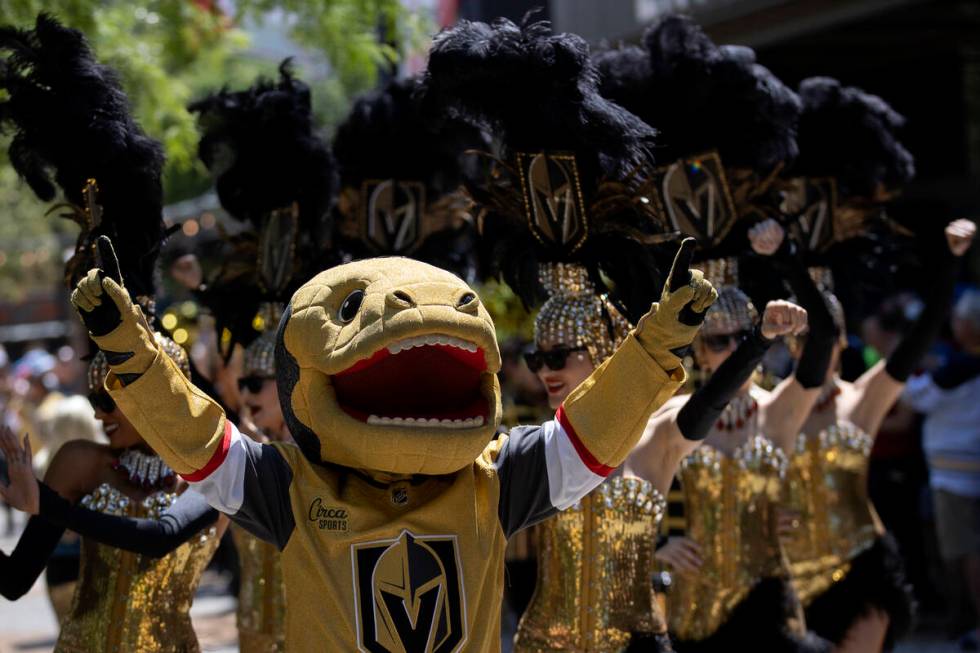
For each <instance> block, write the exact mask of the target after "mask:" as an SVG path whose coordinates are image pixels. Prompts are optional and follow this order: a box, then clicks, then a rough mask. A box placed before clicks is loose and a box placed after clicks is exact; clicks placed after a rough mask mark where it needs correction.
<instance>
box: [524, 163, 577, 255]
mask: <svg viewBox="0 0 980 653" xmlns="http://www.w3.org/2000/svg"><path fill="white" fill-rule="evenodd" d="M517 168H518V171H519V172H520V180H521V193H522V195H523V198H524V213H525V215H526V216H527V220H528V224H529V225H530V227H531V233H533V234H534V237H535V238H537V239H538V240H539V241H540V242H542V243H544V244H545V245H557V246H559V247H561V248H562V249H564V250H565V251H567V252H569V253H570V252H574V251H575V250H576V249H578V248H579V247H580V246H581V245H582V243H584V242H585V238H586V236H588V223H587V220H586V215H585V202H584V200H583V198H582V184H581V182H580V180H579V174H578V165H577V164H576V162H575V155H574V154H564V153H555V152H537V153H533V154H529V153H527V152H518V153H517Z"/></svg>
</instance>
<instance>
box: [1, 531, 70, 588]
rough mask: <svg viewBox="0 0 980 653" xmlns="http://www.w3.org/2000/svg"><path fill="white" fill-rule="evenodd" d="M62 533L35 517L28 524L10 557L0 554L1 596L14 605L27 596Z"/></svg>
mask: <svg viewBox="0 0 980 653" xmlns="http://www.w3.org/2000/svg"><path fill="white" fill-rule="evenodd" d="M64 532H65V529H64V527H63V526H58V525H57V524H52V523H51V522H49V521H47V520H46V519H43V518H42V517H40V516H38V515H34V516H33V517H31V518H30V519H29V520H27V526H26V527H25V528H24V532H23V533H21V535H20V539H19V540H18V541H17V546H16V547H14V551H13V553H11V554H10V555H9V556H8V555H7V554H5V553H0V595H3V597H4V598H5V599H8V600H10V601H16V600H17V599H19V598H20V597H22V596H24V595H25V594H27V592H28V591H30V589H31V587H32V586H33V585H34V581H36V580H37V579H38V577H39V576H40V575H41V572H43V571H44V567H45V566H46V565H47V564H48V558H49V557H51V553H52V552H53V551H54V550H55V547H57V546H58V541H59V540H60V539H61V536H62V535H63V534H64Z"/></svg>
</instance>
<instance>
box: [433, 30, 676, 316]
mask: <svg viewBox="0 0 980 653" xmlns="http://www.w3.org/2000/svg"><path fill="white" fill-rule="evenodd" d="M423 93H424V98H425V101H426V102H427V103H428V106H429V111H430V112H431V113H433V114H439V113H444V114H449V115H452V116H454V117H459V118H462V119H465V120H468V121H471V122H473V123H475V124H478V125H482V126H484V127H485V128H486V129H487V130H488V131H490V132H491V133H492V134H493V136H494V137H495V140H496V141H497V143H498V146H499V148H498V151H499V154H500V156H499V157H497V156H494V155H492V154H489V153H485V154H486V155H485V156H484V157H483V160H484V162H485V163H486V164H487V165H485V166H483V171H482V176H478V177H474V178H472V179H470V180H469V183H468V186H467V188H468V189H469V191H470V194H471V195H472V197H473V199H474V201H475V202H476V204H477V206H478V207H479V208H480V210H481V216H482V218H481V230H480V236H481V238H480V245H481V248H482V250H483V251H482V255H481V259H482V260H483V261H484V270H485V272H487V273H488V274H490V275H493V276H500V277H502V278H503V279H504V281H505V282H506V283H507V284H508V285H510V286H511V287H512V288H513V289H514V291H515V292H516V293H517V294H518V295H519V296H520V297H521V299H522V300H523V301H524V303H525V305H526V306H533V305H535V304H537V303H538V302H539V301H541V300H542V299H544V297H543V289H542V288H541V286H540V283H539V280H538V274H539V268H540V264H541V263H546V262H555V261H561V262H574V263H578V264H581V265H583V266H584V267H586V269H588V270H589V272H590V276H591V277H592V280H593V282H594V284H595V286H596V288H597V289H598V290H599V291H600V292H603V291H615V293H614V298H615V299H617V300H618V301H619V304H620V306H619V307H620V308H621V309H622V312H623V313H624V314H626V316H627V317H628V318H629V319H633V320H635V319H636V318H637V317H638V316H639V315H642V313H643V312H645V311H646V310H647V309H649V306H650V302H651V301H652V300H653V299H654V298H655V297H656V296H657V294H658V293H659V290H660V279H659V276H658V274H657V269H656V267H655V266H654V264H653V260H652V257H651V256H650V253H649V248H648V244H649V243H650V242H651V241H652V240H654V239H656V237H657V235H658V234H660V233H661V232H662V224H661V223H660V221H659V220H658V217H657V216H656V215H655V212H654V210H653V207H652V206H651V204H650V203H649V202H647V199H648V198H649V197H650V193H652V191H653V189H652V188H649V187H648V182H649V175H648V173H649V171H650V169H651V166H652V159H651V157H650V147H651V145H652V144H653V142H654V138H655V136H656V132H655V130H654V129H653V128H652V127H650V126H649V125H648V124H646V123H644V122H643V121H642V120H640V119H639V118H638V117H637V116H635V115H634V114H632V113H630V112H629V111H627V110H625V109H624V108H623V107H621V106H619V105H617V104H615V103H613V102H610V101H609V100H607V99H606V98H604V97H602V96H601V95H600V94H599V92H598V76H597V71H596V68H595V66H594V65H593V63H592V61H591V58H590V54H589V48H588V45H587V44H586V42H585V41H584V40H583V39H582V38H581V37H579V36H576V35H573V34H554V33H553V32H552V30H551V26H550V24H549V23H547V22H530V21H529V19H528V18H525V20H524V22H523V23H522V24H520V25H517V24H515V23H513V22H511V21H509V20H506V19H498V20H497V21H495V22H493V23H492V24H487V23H478V22H468V21H462V22H460V23H459V24H458V25H456V26H455V27H453V28H450V29H447V30H444V31H443V32H441V33H440V34H439V35H437V36H436V38H435V40H434V42H433V46H432V49H431V51H430V54H429V66H428V70H427V73H426V76H425V80H424V89H423ZM522 152H526V153H532V154H533V153H538V152H552V153H570V154H573V155H574V156H575V165H576V166H577V171H578V180H579V181H580V186H581V188H580V191H581V193H582V196H583V204H584V214H585V216H586V220H587V225H588V226H587V232H588V233H587V236H586V237H585V238H584V240H582V241H580V242H578V243H577V244H576V245H575V246H574V247H569V246H568V244H567V243H565V244H560V245H559V244H554V243H550V244H549V243H545V242H544V241H543V240H542V239H541V238H536V237H535V234H533V233H532V231H531V228H530V226H529V218H528V216H527V213H526V209H527V207H526V206H525V203H524V201H523V199H522V198H523V194H522V193H523V191H522V189H521V187H520V182H519V179H520V174H519V173H518V170H517V163H516V162H517V159H516V156H517V153H522ZM607 282H608V283H607Z"/></svg>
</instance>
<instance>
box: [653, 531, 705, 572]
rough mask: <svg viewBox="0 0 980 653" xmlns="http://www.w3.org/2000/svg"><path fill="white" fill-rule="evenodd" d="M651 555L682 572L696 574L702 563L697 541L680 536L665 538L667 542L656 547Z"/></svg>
mask: <svg viewBox="0 0 980 653" xmlns="http://www.w3.org/2000/svg"><path fill="white" fill-rule="evenodd" d="M653 557H654V558H656V559H657V560H659V561H660V562H663V563H666V564H668V565H670V566H671V567H672V568H673V570H674V571H677V572H679V573H683V574H696V573H697V572H698V570H699V569H701V565H703V564H704V561H703V560H702V559H701V547H700V546H698V543H697V542H695V541H694V540H692V539H691V538H689V537H682V536H675V537H669V538H667V543H666V544H664V545H663V546H662V547H660V548H659V549H657V551H656V552H655V553H654V554H653Z"/></svg>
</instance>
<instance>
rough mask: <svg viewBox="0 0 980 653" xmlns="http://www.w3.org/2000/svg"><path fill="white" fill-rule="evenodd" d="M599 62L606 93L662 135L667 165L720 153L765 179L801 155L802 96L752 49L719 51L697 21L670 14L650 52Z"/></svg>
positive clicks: (603, 56)
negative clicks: (760, 61)
mask: <svg viewBox="0 0 980 653" xmlns="http://www.w3.org/2000/svg"><path fill="white" fill-rule="evenodd" d="M595 61H596V65H597V66H598V69H599V72H600V78H601V82H600V90H601V92H602V94H603V95H605V96H606V97H608V98H610V99H611V100H613V101H615V102H618V103H620V104H622V105H623V106H624V107H626V108H627V109H629V110H630V111H632V112H633V113H635V114H637V115H638V116H640V117H641V118H643V120H645V121H647V122H648V123H650V124H651V125H655V126H656V127H657V129H658V130H659V131H660V138H659V147H658V148H657V157H658V159H659V160H661V161H673V160H675V159H680V158H683V157H686V156H690V155H692V154H699V153H702V152H707V151H710V150H716V151H718V153H719V154H720V155H721V158H722V160H723V161H724V163H725V165H726V166H731V167H740V168H751V169H753V170H757V171H760V172H764V173H765V172H768V171H770V170H772V169H773V168H775V167H777V166H779V165H781V164H784V163H786V162H789V161H792V160H793V159H794V158H795V157H796V154H797V146H796V123H797V120H798V117H799V112H800V102H799V98H797V97H796V94H795V93H794V92H793V91H792V90H791V89H790V88H788V87H786V86H785V85H784V84H782V82H780V81H779V80H778V79H777V78H776V77H775V76H774V75H773V74H772V73H771V72H770V71H769V70H768V69H767V68H765V67H763V66H761V65H759V64H758V63H756V60H755V53H754V52H753V51H752V50H751V49H750V48H747V47H743V46H730V45H727V46H718V45H715V44H714V43H713V42H712V41H711V39H710V38H708V36H707V35H706V34H705V33H704V31H703V30H702V29H701V27H700V26H699V25H697V24H696V23H694V22H693V21H692V20H691V19H689V18H686V17H683V16H667V17H665V18H663V19H661V20H660V21H659V22H657V23H655V24H654V25H652V26H651V27H650V28H648V29H647V31H646V32H645V33H644V35H643V46H642V47H637V46H628V47H623V48H621V49H618V50H608V51H604V52H600V53H598V54H597V55H596V57H595Z"/></svg>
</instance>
